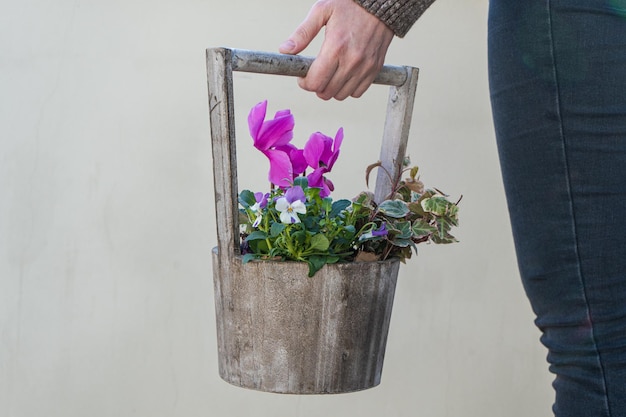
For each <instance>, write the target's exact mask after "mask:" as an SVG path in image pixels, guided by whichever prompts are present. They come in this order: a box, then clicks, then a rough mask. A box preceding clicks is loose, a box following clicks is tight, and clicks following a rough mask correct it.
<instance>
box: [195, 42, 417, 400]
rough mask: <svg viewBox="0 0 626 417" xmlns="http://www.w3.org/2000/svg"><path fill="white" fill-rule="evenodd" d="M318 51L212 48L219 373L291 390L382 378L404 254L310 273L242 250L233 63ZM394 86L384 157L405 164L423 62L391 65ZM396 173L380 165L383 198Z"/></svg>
mask: <svg viewBox="0 0 626 417" xmlns="http://www.w3.org/2000/svg"><path fill="white" fill-rule="evenodd" d="M311 62H312V58H306V57H300V56H289V55H279V54H269V53H260V52H252V51H244V50H236V49H228V48H211V49H207V70H208V87H209V109H210V119H211V137H212V146H213V172H214V185H215V205H216V218H217V232H218V236H217V237H218V247H217V248H214V249H213V279H214V287H215V309H216V319H217V343H218V355H219V358H218V359H219V372H220V376H221V377H222V379H224V380H225V381H227V382H229V383H231V384H234V385H237V386H240V387H244V388H251V389H257V390H261V391H269V392H277V393H291V394H325V393H344V392H351V391H358V390H363V389H367V388H371V387H374V386H376V385H378V384H379V383H380V378H381V373H382V365H383V359H384V354H385V345H386V341H387V334H388V330H389V322H390V318H391V309H392V306H393V297H394V293H395V286H396V280H397V276H398V268H399V261H398V260H395V259H392V260H387V261H384V262H354V263H343V264H335V265H326V266H324V267H323V268H322V269H321V270H320V271H318V272H317V274H316V275H315V276H314V277H312V278H308V277H307V273H308V266H307V265H306V264H305V263H299V262H265V261H258V262H249V263H247V264H245V265H243V264H242V261H241V256H240V254H239V220H238V201H237V196H238V188H237V169H236V167H237V158H236V146H235V132H234V110H233V108H234V107H233V82H232V80H233V78H232V72H233V71H247V72H257V73H267V74H275V75H287V76H303V75H305V74H306V71H307V70H308V68H309V65H310V64H311ZM375 83H378V84H385V85H390V86H391V87H390V94H389V102H388V107H387V118H386V121H385V129H384V135H383V145H382V147H381V158H380V159H381V162H382V164H383V166H384V167H385V168H386V169H387V170H388V171H389V172H390V173H392V175H393V174H395V173H397V172H398V171H399V170H400V169H401V164H402V160H403V159H404V154H405V151H406V142H407V138H408V131H409V126H410V121H411V113H412V109H413V99H414V97H415V87H416V85H417V69H416V68H412V67H392V66H385V67H383V69H382V70H381V72H380V74H379V75H378V77H377V79H376V80H375ZM389 189H390V181H389V179H388V178H387V176H386V175H384V174H383V173H382V172H379V174H378V177H377V182H376V189H375V195H376V199H377V200H378V201H381V200H382V199H383V198H384V197H385V196H386V195H387V194H388V193H389Z"/></svg>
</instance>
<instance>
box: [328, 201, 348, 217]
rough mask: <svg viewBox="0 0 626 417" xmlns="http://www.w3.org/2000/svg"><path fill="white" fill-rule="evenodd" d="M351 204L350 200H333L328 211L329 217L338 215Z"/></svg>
mask: <svg viewBox="0 0 626 417" xmlns="http://www.w3.org/2000/svg"><path fill="white" fill-rule="evenodd" d="M351 204H352V202H351V201H350V200H337V201H335V202H334V203H333V205H332V209H331V211H330V217H336V216H338V215H339V213H341V212H342V211H344V210H345V209H347V208H348V207H350V205H351Z"/></svg>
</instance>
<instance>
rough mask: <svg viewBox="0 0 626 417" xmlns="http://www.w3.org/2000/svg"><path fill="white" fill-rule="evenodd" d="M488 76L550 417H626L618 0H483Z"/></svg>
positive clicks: (625, 31)
mask: <svg viewBox="0 0 626 417" xmlns="http://www.w3.org/2000/svg"><path fill="white" fill-rule="evenodd" d="M489 81H490V91H491V101H492V110H493V117H494V125H495V130H496V138H497V144H498V152H499V156H500V163H501V169H502V175H503V180H504V185H505V190H506V197H507V203H508V207H509V213H510V219H511V225H512V230H513V237H514V242H515V249H516V254H517V259H518V265H519V270H520V274H521V277H522V281H523V284H524V289H525V291H526V294H527V295H528V298H529V300H530V303H531V306H532V309H533V311H534V313H535V315H536V317H537V318H536V321H535V323H536V325H537V326H538V328H539V329H540V330H541V332H542V336H541V342H542V343H543V344H544V345H545V346H546V347H547V349H548V357H547V358H548V362H549V363H550V371H551V372H552V373H554V374H555V380H554V383H553V386H554V389H555V393H556V399H555V403H554V406H553V411H554V414H555V415H556V416H558V417H578V416H580V417H609V416H610V417H625V416H626V0H491V2H490V10H489Z"/></svg>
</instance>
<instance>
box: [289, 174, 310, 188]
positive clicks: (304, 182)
mask: <svg viewBox="0 0 626 417" xmlns="http://www.w3.org/2000/svg"><path fill="white" fill-rule="evenodd" d="M293 185H299V186H300V187H302V189H303V190H306V189H307V187H308V186H309V179H308V178H307V177H304V176H299V177H296V178H294V180H293Z"/></svg>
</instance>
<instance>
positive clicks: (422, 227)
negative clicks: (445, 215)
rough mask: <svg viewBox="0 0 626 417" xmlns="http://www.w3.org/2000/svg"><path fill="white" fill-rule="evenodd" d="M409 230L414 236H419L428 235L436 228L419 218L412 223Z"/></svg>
mask: <svg viewBox="0 0 626 417" xmlns="http://www.w3.org/2000/svg"><path fill="white" fill-rule="evenodd" d="M411 231H412V232H413V236H414V237H416V238H420V237H424V236H428V235H430V234H431V233H435V232H436V231H437V228H436V227H434V226H431V225H430V224H428V223H427V222H425V221H424V220H422V219H420V220H417V221H415V222H414V223H413V226H412V227H411Z"/></svg>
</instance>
